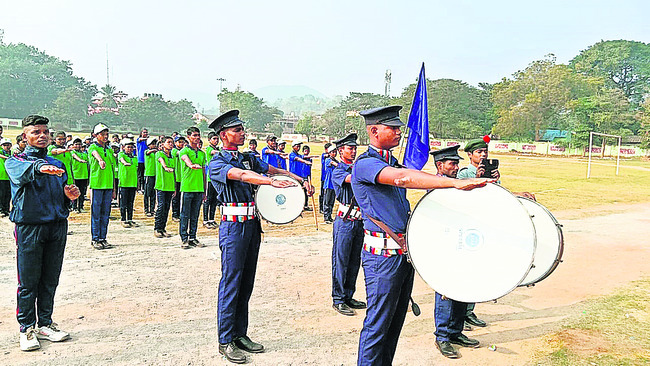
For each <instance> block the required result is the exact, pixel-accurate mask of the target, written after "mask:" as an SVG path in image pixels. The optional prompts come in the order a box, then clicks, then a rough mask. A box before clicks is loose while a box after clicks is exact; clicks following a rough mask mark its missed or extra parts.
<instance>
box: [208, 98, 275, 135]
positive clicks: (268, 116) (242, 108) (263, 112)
mask: <svg viewBox="0 0 650 366" xmlns="http://www.w3.org/2000/svg"><path fill="white" fill-rule="evenodd" d="M217 98H218V99H219V109H220V111H221V113H225V112H227V111H229V110H232V109H238V110H239V112H240V116H241V118H242V119H243V120H244V121H246V122H247V123H248V128H249V129H250V130H252V131H255V132H264V131H267V125H269V124H270V123H271V122H273V121H274V120H275V119H277V118H280V117H282V115H283V113H282V111H280V110H279V109H277V108H274V107H269V106H268V105H266V103H265V102H264V101H263V100H262V99H261V98H258V97H256V96H255V95H254V94H253V93H249V92H246V91H242V90H235V91H233V92H231V91H228V89H226V88H224V89H223V90H221V92H220V93H219V95H217ZM269 127H270V126H269Z"/></svg>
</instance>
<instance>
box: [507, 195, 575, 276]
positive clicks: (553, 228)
mask: <svg viewBox="0 0 650 366" xmlns="http://www.w3.org/2000/svg"><path fill="white" fill-rule="evenodd" d="M517 198H518V199H519V201H520V202H521V203H522V204H523V205H524V207H525V208H526V210H528V213H529V214H530V216H531V217H532V219H533V224H534V225H535V234H536V236H537V247H536V248H535V260H534V261H533V268H531V269H530V272H528V275H527V276H526V278H524V281H523V282H522V283H521V285H519V286H530V285H534V284H536V283H537V282H539V281H541V280H543V279H545V278H546V277H548V276H549V275H550V274H551V273H553V271H555V269H556V268H557V266H558V265H559V264H560V262H561V261H562V253H563V252H564V235H563V234H562V225H560V223H559V222H558V221H557V220H556V219H555V217H554V216H553V214H551V212H550V211H549V210H548V209H546V207H544V206H542V205H541V204H539V203H537V202H535V201H533V200H530V199H528V198H524V197H517Z"/></svg>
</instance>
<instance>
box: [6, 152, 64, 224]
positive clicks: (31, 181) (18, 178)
mask: <svg viewBox="0 0 650 366" xmlns="http://www.w3.org/2000/svg"><path fill="white" fill-rule="evenodd" d="M43 165H55V166H56V167H57V168H61V169H63V170H65V165H63V163H62V162H60V161H59V160H56V159H54V158H53V157H51V156H47V149H39V148H36V147H33V146H27V147H26V148H25V151H24V152H23V153H22V154H18V155H15V156H12V157H10V158H9V159H7V161H6V162H5V167H6V168H7V174H8V175H9V180H10V182H11V183H10V184H11V197H12V198H13V209H12V210H11V214H10V215H9V219H10V220H11V221H12V222H14V223H16V224H28V225H38V224H45V223H50V222H56V221H60V220H65V219H67V218H68V214H69V211H68V203H69V202H70V200H69V199H68V197H66V195H65V193H64V192H63V187H65V185H66V184H67V181H68V174H67V172H66V173H63V174H62V176H60V177H59V176H57V175H50V174H43V173H41V172H40V169H41V167H42V166H43Z"/></svg>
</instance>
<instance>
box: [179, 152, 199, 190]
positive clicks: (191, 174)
mask: <svg viewBox="0 0 650 366" xmlns="http://www.w3.org/2000/svg"><path fill="white" fill-rule="evenodd" d="M183 156H187V157H189V158H190V161H191V162H192V163H193V164H199V165H200V166H201V169H190V167H188V166H187V164H185V162H184V161H183V159H181V158H182V157H183ZM178 159H179V162H178V163H179V164H180V167H181V192H203V191H204V190H205V188H204V182H203V180H204V179H205V174H204V173H203V167H204V166H205V152H204V151H203V150H200V149H199V150H192V148H190V147H189V146H185V147H184V148H183V150H181V151H180V152H179V153H178Z"/></svg>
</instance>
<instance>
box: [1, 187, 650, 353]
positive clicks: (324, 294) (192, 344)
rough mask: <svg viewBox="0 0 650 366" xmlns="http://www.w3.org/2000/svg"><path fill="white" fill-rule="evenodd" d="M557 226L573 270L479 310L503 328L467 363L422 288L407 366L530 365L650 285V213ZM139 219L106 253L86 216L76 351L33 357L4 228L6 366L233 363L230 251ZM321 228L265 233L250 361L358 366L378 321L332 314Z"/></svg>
mask: <svg viewBox="0 0 650 366" xmlns="http://www.w3.org/2000/svg"><path fill="white" fill-rule="evenodd" d="M140 197H141V196H138V198H140ZM304 214H305V215H306V216H307V215H310V214H311V213H308V212H305V213H304ZM113 215H115V216H117V215H118V211H117V210H114V211H113ZM555 216H556V217H557V218H558V219H559V220H560V222H561V223H562V224H563V225H564V235H565V254H564V262H563V263H562V264H561V265H560V267H559V268H558V269H557V270H556V271H555V273H553V275H551V277H549V278H548V279H546V280H545V281H543V282H541V283H540V284H538V285H537V286H534V287H532V288H519V289H517V290H515V291H514V292H512V293H511V294H509V295H507V296H505V297H504V298H502V299H500V300H499V301H498V302H497V303H484V304H478V305H477V308H476V311H477V313H478V314H479V316H480V317H481V318H483V319H485V320H486V321H487V322H488V323H489V326H488V327H487V328H482V329H475V330H473V331H470V332H466V334H467V335H469V336H470V337H473V338H476V339H478V340H480V341H481V347H480V348H478V349H467V348H464V349H461V351H460V352H461V354H462V358H461V359H459V360H453V361H452V360H448V359H445V358H444V357H442V356H441V355H440V354H439V352H438V351H437V350H436V349H435V346H434V336H433V330H434V324H433V319H432V316H433V301H434V294H433V291H432V290H431V289H430V288H429V287H428V286H427V285H426V284H425V283H424V282H423V281H422V280H420V279H419V278H417V279H416V283H415V288H414V291H413V297H414V299H415V300H416V301H417V302H418V303H419V305H420V307H421V308H422V315H421V316H419V317H415V316H414V315H413V314H411V313H409V314H408V315H407V319H406V323H405V325H404V328H403V330H402V335H401V339H400V343H399V345H398V349H397V354H396V356H395V362H394V364H396V365H435V364H441V365H447V364H453V365H469V364H472V365H488V364H489V365H523V364H527V363H530V362H531V357H532V356H533V354H534V352H535V350H536V349H538V347H539V346H540V342H541V340H540V338H541V336H543V335H544V334H547V333H549V332H552V331H555V330H557V329H559V327H560V326H561V323H562V321H563V319H564V318H566V317H567V316H569V315H571V314H575V313H577V312H580V311H582V307H583V305H582V303H581V302H582V301H584V300H585V299H588V298H591V297H594V296H598V295H604V294H608V293H609V292H611V291H612V290H613V289H614V288H616V287H619V286H621V285H623V284H625V283H627V282H629V281H631V280H635V279H638V278H640V277H642V276H647V275H649V273H650V267H649V266H648V263H650V246H648V244H647V243H648V240H647V238H648V237H650V204H647V203H645V204H636V205H625V206H623V205H614V206H607V207H600V208H596V209H591V212H590V215H589V217H587V218H584V212H572V211H564V212H555ZM136 220H139V221H140V222H141V223H143V224H144V225H143V226H142V227H140V228H136V229H124V228H122V227H121V226H120V225H119V224H118V223H117V222H116V221H111V224H110V227H109V231H108V241H109V242H111V243H112V244H114V245H116V248H114V249H110V250H104V251H97V250H95V249H93V248H91V246H90V244H89V243H90V234H89V227H88V225H89V219H88V214H82V215H73V216H72V218H71V220H70V221H71V224H70V228H71V230H73V232H74V233H73V235H70V236H69V237H68V239H69V240H68V245H67V249H66V256H65V263H64V267H63V273H62V275H61V283H60V285H59V287H58V292H57V296H56V304H55V312H54V319H55V321H56V322H57V323H59V325H60V326H61V328H63V329H65V330H67V331H69V332H70V333H71V335H72V339H71V340H70V341H67V342H64V343H58V344H55V343H49V342H45V341H44V342H42V348H41V349H40V350H38V351H35V352H31V353H26V352H21V351H20V350H19V347H18V324H17V322H16V319H15V306H16V305H15V292H16V269H15V267H16V266H15V244H14V241H13V235H12V232H13V225H12V224H11V223H10V222H9V221H7V220H6V219H3V220H2V222H0V243H2V244H1V245H0V293H2V294H3V296H1V297H0V364H3V365H31V364H39V365H40V364H49V365H90V364H100V365H101V364H114V365H136V364H137V365H222V364H223V365H225V364H228V362H226V361H225V360H224V359H222V357H221V356H220V355H219V353H218V352H217V338H216V320H215V314H216V297H217V286H218V282H219V277H220V252H219V248H218V245H217V238H216V236H215V231H212V230H207V229H204V228H202V229H201V230H200V232H199V239H200V240H201V241H203V242H204V243H206V244H207V247H206V248H195V249H190V250H182V249H180V247H179V244H180V243H179V238H178V236H175V237H173V238H169V239H155V238H154V237H153V235H152V232H153V229H152V222H151V219H145V218H144V216H142V214H141V213H139V214H138V215H137V217H136ZM311 220H313V218H312V217H311V216H307V217H305V218H301V219H299V220H298V221H297V222H295V223H293V224H290V225H287V226H272V227H271V226H268V225H265V229H266V230H267V235H266V236H265V238H264V240H263V244H262V248H261V253H260V261H259V265H258V272H257V280H256V285H255V291H254V292H253V297H252V299H251V303H250V307H251V313H250V328H249V335H250V336H251V338H253V339H254V340H257V341H260V342H262V343H264V345H265V346H266V348H267V352H266V353H263V354H257V355H252V356H251V357H249V363H250V364H255V365H298V364H301V365H302V364H309V365H352V364H355V363H356V354H357V346H358V337H359V331H360V329H361V327H362V323H363V316H364V313H363V311H362V312H360V313H359V314H357V316H354V317H344V316H341V315H338V314H337V313H336V312H335V311H334V310H333V309H332V308H331V298H330V288H331V279H330V263H331V225H325V224H323V223H322V221H321V223H320V230H319V231H318V232H315V233H314V230H313V229H314V226H313V221H311ZM176 227H177V226H176V224H175V223H173V224H171V227H170V228H171V229H175V228H176ZM170 231H172V230H170ZM461 270H462V265H461ZM357 288H358V290H357V296H356V297H357V298H359V299H364V298H365V293H364V285H363V273H360V275H359V280H358V283H357ZM489 345H496V350H495V351H491V350H489V349H488V346H489Z"/></svg>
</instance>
